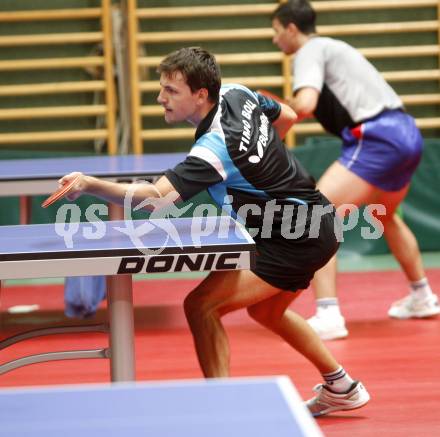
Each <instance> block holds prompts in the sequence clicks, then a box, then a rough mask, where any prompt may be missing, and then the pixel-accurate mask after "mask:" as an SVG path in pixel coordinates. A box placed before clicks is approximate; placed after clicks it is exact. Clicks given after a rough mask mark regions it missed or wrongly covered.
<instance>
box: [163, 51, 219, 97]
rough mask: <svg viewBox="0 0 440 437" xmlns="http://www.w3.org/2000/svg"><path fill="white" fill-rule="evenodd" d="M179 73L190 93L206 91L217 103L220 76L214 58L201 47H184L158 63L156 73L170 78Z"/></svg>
mask: <svg viewBox="0 0 440 437" xmlns="http://www.w3.org/2000/svg"><path fill="white" fill-rule="evenodd" d="M178 71H179V72H180V73H182V74H183V76H184V77H185V80H186V83H187V84H188V86H189V87H190V89H191V91H192V92H195V91H197V90H199V89H201V88H206V89H207V90H208V95H209V99H210V100H211V101H212V102H218V100H219V93H220V86H221V74H220V67H219V66H218V64H217V61H216V60H215V57H214V56H213V55H212V54H211V53H209V52H207V51H206V50H203V49H202V48H201V47H184V48H182V49H179V50H176V51H174V52H172V53H170V54H169V55H168V56H167V57H166V58H165V59H163V60H162V62H161V63H160V65H159V67H158V69H157V72H158V73H159V74H162V73H163V74H165V75H167V76H172V75H173V74H174V73H176V72H178Z"/></svg>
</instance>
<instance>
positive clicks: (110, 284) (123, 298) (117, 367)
mask: <svg viewBox="0 0 440 437" xmlns="http://www.w3.org/2000/svg"><path fill="white" fill-rule="evenodd" d="M107 300H108V314H109V325H110V372H111V380H112V381H113V382H117V381H134V380H135V379H136V370H135V353H134V316H133V287H132V278H131V275H117V276H108V277H107Z"/></svg>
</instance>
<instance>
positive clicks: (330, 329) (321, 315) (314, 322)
mask: <svg viewBox="0 0 440 437" xmlns="http://www.w3.org/2000/svg"><path fill="white" fill-rule="evenodd" d="M307 323H308V324H309V325H310V326H311V327H312V329H313V330H314V331H315V332H316V333H317V334H318V335H319V337H320V338H321V339H322V340H336V339H338V338H345V337H347V335H348V331H347V328H346V327H345V319H344V317H342V316H341V315H339V314H337V315H335V314H325V312H318V313H317V314H316V315H314V316H313V317H310V319H308V320H307Z"/></svg>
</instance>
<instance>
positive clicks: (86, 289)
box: [64, 276, 107, 319]
mask: <svg viewBox="0 0 440 437" xmlns="http://www.w3.org/2000/svg"><path fill="white" fill-rule="evenodd" d="M106 291H107V287H106V279H105V276H74V277H69V278H66V279H65V281H64V304H65V308H64V314H65V315H66V316H67V317H76V318H78V319H85V318H87V317H92V316H94V315H95V313H96V310H97V309H98V307H99V304H100V303H101V301H103V300H104V299H105V297H106Z"/></svg>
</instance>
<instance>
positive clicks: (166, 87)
mask: <svg viewBox="0 0 440 437" xmlns="http://www.w3.org/2000/svg"><path fill="white" fill-rule="evenodd" d="M157 102H158V103H159V104H160V105H162V106H163V107H164V109H165V115H164V116H165V121H166V122H167V123H170V124H171V123H179V122H181V121H188V122H189V123H191V124H193V125H197V123H198V121H199V110H200V108H199V105H198V103H199V92H198V91H196V92H195V93H192V92H191V88H190V87H189V86H188V85H187V83H186V80H185V77H184V76H183V74H182V73H180V71H177V72H176V73H175V74H173V75H172V76H167V75H165V74H163V73H162V74H161V76H160V93H159V96H158V97H157Z"/></svg>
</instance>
